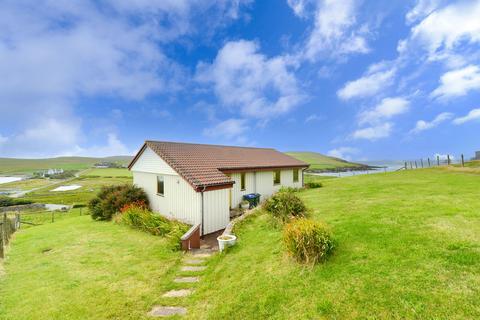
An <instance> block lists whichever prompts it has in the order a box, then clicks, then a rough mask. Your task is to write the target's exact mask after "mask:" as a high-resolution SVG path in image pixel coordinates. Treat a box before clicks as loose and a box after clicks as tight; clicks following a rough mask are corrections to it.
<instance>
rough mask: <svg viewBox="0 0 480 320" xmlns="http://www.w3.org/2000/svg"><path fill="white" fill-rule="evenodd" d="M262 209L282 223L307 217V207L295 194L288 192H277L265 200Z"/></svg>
mask: <svg viewBox="0 0 480 320" xmlns="http://www.w3.org/2000/svg"><path fill="white" fill-rule="evenodd" d="M263 209H265V210H266V211H268V212H269V213H270V214H271V215H272V216H273V217H274V218H277V219H279V220H281V221H282V222H287V221H289V220H291V219H292V218H299V217H305V216H306V215H307V207H306V206H305V204H304V203H303V201H302V199H300V198H299V197H298V196H297V195H296V194H295V192H291V191H288V190H287V191H280V192H277V193H276V194H274V195H273V196H272V197H270V198H269V199H267V200H266V201H265V202H264V204H263Z"/></svg>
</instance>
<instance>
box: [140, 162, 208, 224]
mask: <svg viewBox="0 0 480 320" xmlns="http://www.w3.org/2000/svg"><path fill="white" fill-rule="evenodd" d="M158 175H162V176H163V177H164V195H163V196H161V195H158V194H157V176H158ZM133 183H134V184H135V185H136V186H138V187H141V188H143V189H144V190H145V192H146V193H147V195H148V200H149V201H150V207H151V208H152V210H153V211H155V212H158V213H160V214H162V215H164V216H167V217H170V218H175V219H177V220H180V221H183V222H186V223H189V224H197V223H201V220H200V219H201V216H200V201H201V199H200V193H198V192H195V190H194V189H193V188H192V187H191V186H190V185H189V184H188V183H187V182H186V181H185V180H184V179H183V178H182V177H180V176H178V175H164V174H155V173H146V172H136V171H133Z"/></svg>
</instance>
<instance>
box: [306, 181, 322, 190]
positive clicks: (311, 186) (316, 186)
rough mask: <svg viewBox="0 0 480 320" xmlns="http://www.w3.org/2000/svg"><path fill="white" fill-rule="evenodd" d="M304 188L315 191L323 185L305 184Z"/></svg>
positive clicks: (316, 183)
mask: <svg viewBox="0 0 480 320" xmlns="http://www.w3.org/2000/svg"><path fill="white" fill-rule="evenodd" d="M304 186H305V188H307V189H315V188H321V187H323V184H322V183H321V182H305V184H304Z"/></svg>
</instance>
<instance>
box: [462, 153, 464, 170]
mask: <svg viewBox="0 0 480 320" xmlns="http://www.w3.org/2000/svg"><path fill="white" fill-rule="evenodd" d="M462 167H465V159H464V158H463V153H462Z"/></svg>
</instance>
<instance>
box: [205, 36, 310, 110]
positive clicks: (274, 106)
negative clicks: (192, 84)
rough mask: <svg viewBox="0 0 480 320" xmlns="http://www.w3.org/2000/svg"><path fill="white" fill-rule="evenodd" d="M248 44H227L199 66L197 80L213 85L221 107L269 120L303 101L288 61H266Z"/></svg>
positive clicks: (254, 44)
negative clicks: (212, 57) (209, 62)
mask: <svg viewBox="0 0 480 320" xmlns="http://www.w3.org/2000/svg"><path fill="white" fill-rule="evenodd" d="M258 51H259V47H258V45H257V44H256V43H255V42H252V41H245V40H239V41H232V42H227V43H226V44H225V45H224V46H223V48H222V49H220V51H219V52H218V54H217V56H216V58H215V60H214V61H213V62H212V63H211V64H208V63H200V64H199V65H198V67H197V77H196V78H197V80H198V81H200V82H202V83H205V84H213V88H214V91H215V93H216V95H217V96H218V98H219V99H220V101H221V102H222V104H224V105H225V106H227V107H229V108H230V110H232V111H237V110H238V109H240V112H241V114H242V115H243V116H248V117H253V118H262V119H266V118H270V117H274V116H276V115H279V114H283V113H287V112H289V111H290V110H292V109H293V108H294V107H296V106H298V105H299V104H300V103H301V102H302V101H304V99H305V96H304V95H303V93H302V92H301V90H300V89H299V87H298V83H297V79H296V77H295V75H294V73H293V72H291V71H290V70H289V67H290V65H289V61H288V58H286V57H282V56H277V57H272V58H268V57H266V56H265V55H263V54H261V53H259V52H258Z"/></svg>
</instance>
